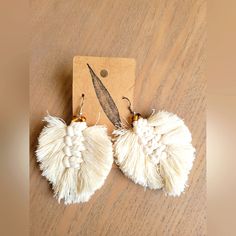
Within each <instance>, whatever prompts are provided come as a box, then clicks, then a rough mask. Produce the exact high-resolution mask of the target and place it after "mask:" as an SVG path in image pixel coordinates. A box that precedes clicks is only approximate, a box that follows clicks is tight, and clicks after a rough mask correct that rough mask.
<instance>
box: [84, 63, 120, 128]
mask: <svg viewBox="0 0 236 236" xmlns="http://www.w3.org/2000/svg"><path fill="white" fill-rule="evenodd" d="M87 66H88V68H89V72H90V74H91V77H92V81H93V86H94V89H95V92H96V95H97V98H98V100H99V103H100V105H101V107H102V109H103V111H104V112H105V114H106V116H107V117H108V119H109V120H110V121H111V122H112V124H113V125H114V126H115V127H117V128H120V127H121V119H120V114H119V111H118V109H117V106H116V104H115V102H114V100H113V99H112V97H111V95H110V93H109V92H108V90H107V89H106V87H105V86H104V85H103V83H102V81H101V80H100V79H99V78H98V76H97V75H96V74H95V73H94V71H93V70H92V68H91V67H90V65H89V64H87Z"/></svg>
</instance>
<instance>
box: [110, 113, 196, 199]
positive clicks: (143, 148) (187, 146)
mask: <svg viewBox="0 0 236 236" xmlns="http://www.w3.org/2000/svg"><path fill="white" fill-rule="evenodd" d="M114 135H115V137H116V138H115V143H114V149H115V150H114V151H115V160H116V163H117V165H118V166H119V167H120V169H121V170H122V171H123V172H124V174H125V175H126V176H128V177H129V178H130V179H132V180H133V181H134V182H135V183H137V184H140V185H142V186H144V187H149V188H151V189H160V188H163V190H164V191H165V192H166V193H167V194H168V195H172V196H179V195H180V194H181V193H182V192H183V191H184V189H185V186H186V182H187V180H188V174H189V172H190V170H191V168H192V163H193V161H194V158H195V149H194V147H193V146H192V144H191V141H192V138H191V133H190V132H189V129H188V128H187V127H186V125H185V124H184V122H183V120H181V119H180V118H179V117H178V116H177V115H174V114H172V113H168V112H165V111H160V112H158V113H155V114H153V115H151V116H150V117H149V118H148V119H144V118H139V120H138V121H134V122H133V128H132V129H130V130H126V129H120V130H116V131H114Z"/></svg>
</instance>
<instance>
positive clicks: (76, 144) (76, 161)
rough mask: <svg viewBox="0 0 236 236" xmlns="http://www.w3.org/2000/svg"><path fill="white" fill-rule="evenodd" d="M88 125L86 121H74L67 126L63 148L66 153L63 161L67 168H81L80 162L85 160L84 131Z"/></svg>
mask: <svg viewBox="0 0 236 236" xmlns="http://www.w3.org/2000/svg"><path fill="white" fill-rule="evenodd" d="M86 127H87V125H86V123H85V122H72V123H71V124H70V125H69V126H68V127H67V130H66V136H65V137H64V144H65V147H64V149H63V151H64V154H65V157H64V159H63V163H64V165H65V167H67V168H75V169H80V164H81V163H82V162H83V156H82V151H84V150H85V146H84V143H83V142H84V137H83V133H82V131H83V130H84V129H85V128H86Z"/></svg>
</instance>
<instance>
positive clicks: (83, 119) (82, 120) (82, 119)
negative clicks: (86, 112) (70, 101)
mask: <svg viewBox="0 0 236 236" xmlns="http://www.w3.org/2000/svg"><path fill="white" fill-rule="evenodd" d="M78 121H79V122H85V121H86V117H85V116H80V117H79V120H78Z"/></svg>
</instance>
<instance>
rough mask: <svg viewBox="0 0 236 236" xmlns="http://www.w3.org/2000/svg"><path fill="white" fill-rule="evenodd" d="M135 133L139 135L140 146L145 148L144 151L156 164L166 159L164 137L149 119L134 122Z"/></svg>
mask: <svg viewBox="0 0 236 236" xmlns="http://www.w3.org/2000/svg"><path fill="white" fill-rule="evenodd" d="M133 129H134V132H135V133H136V134H137V135H138V138H139V144H140V145H142V146H143V151H144V153H145V154H146V155H148V156H149V158H150V160H151V161H152V162H153V163H154V164H158V163H159V162H160V158H165V157H166V156H167V154H166V145H165V144H164V143H163V142H162V135H160V134H159V132H158V127H155V126H150V125H149V124H148V122H147V119H143V118H140V119H139V120H137V121H134V122H133Z"/></svg>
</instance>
